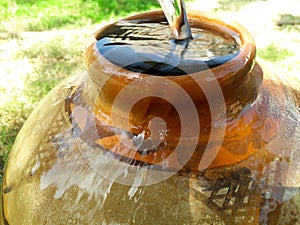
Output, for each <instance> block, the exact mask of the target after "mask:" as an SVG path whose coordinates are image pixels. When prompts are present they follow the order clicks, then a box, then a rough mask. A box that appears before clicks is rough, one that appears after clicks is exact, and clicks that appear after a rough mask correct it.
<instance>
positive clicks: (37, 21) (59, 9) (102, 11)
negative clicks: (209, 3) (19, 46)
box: [0, 0, 159, 31]
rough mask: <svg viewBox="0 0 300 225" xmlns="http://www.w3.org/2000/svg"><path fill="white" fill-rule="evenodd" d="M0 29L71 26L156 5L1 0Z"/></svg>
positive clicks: (125, 0)
mask: <svg viewBox="0 0 300 225" xmlns="http://www.w3.org/2000/svg"><path fill="white" fill-rule="evenodd" d="M0 8H1V14H0V21H3V22H2V23H1V27H0V30H1V29H2V30H7V29H8V28H9V27H10V28H9V29H14V30H20V29H22V30H25V31H43V30H51V29H74V28H77V29H78V28H79V27H86V26H87V25H90V24H94V23H98V22H100V21H102V20H107V19H109V18H110V17H122V16H125V15H127V14H128V13H131V12H141V11H145V10H150V9H155V8H159V4H158V2H157V1H156V0H147V1H144V2H143V4H141V1H140V0H47V1H44V0H27V1H24V0H15V1H12V0H1V3H0Z"/></svg>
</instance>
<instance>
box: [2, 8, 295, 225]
mask: <svg viewBox="0 0 300 225" xmlns="http://www.w3.org/2000/svg"><path fill="white" fill-rule="evenodd" d="M188 16H189V20H190V24H191V26H192V27H198V28H202V29H208V30H210V31H212V32H213V33H216V34H217V35H222V36H225V37H227V38H230V39H233V40H238V41H240V52H239V54H238V55H237V56H236V57H234V58H233V59H232V60H230V61H228V62H226V63H224V64H222V65H220V66H218V67H215V68H213V69H207V70H203V71H199V72H195V73H193V74H186V75H181V76H172V74H170V75H169V76H165V77H160V76H153V75H149V74H141V73H136V72H132V71H128V70H125V69H122V68H119V67H118V66H117V65H115V64H113V63H111V62H110V61H109V60H107V59H106V58H105V57H104V56H103V55H101V54H100V53H99V51H98V50H97V48H96V47H95V43H92V44H91V45H90V46H89V47H88V48H87V51H86V57H85V66H86V70H85V71H82V72H80V73H78V74H76V75H74V76H72V77H70V78H69V79H68V80H66V81H64V82H63V83H62V84H60V85H59V86H57V87H56V88H55V89H54V90H52V91H51V93H49V95H48V96H47V97H46V98H45V99H44V100H43V101H42V102H41V103H40V105H39V106H38V107H37V108H36V109H35V111H34V112H33V113H32V115H31V116H30V118H29V119H28V121H27V122H26V124H25V125H24V127H23V128H22V130H21V132H20V134H19V136H18V139H17V141H16V143H15V145H14V148H13V150H12V151H11V153H10V156H9V160H8V163H7V166H6V170H5V176H4V179H3V191H2V195H3V196H2V214H1V216H2V219H1V224H10V225H15V224H288V223H289V222H288V221H292V223H291V224H294V223H296V222H300V216H299V211H300V207H299V206H298V205H299V204H298V203H297V202H299V200H300V199H299V194H298V192H299V186H300V176H299V170H300V165H298V162H297V159H298V158H299V140H300V130H299V127H300V126H299V123H300V122H299V121H300V111H299V108H300V92H299V86H296V85H295V84H293V85H294V86H292V85H291V83H289V82H288V81H284V80H282V79H279V77H277V76H276V75H274V73H270V72H268V71H266V70H265V69H264V68H262V67H261V65H259V64H258V63H257V62H256V61H255V43H254V40H253V38H252V36H251V35H250V34H249V33H248V31H247V30H245V29H244V28H243V27H241V26H240V25H238V24H237V23H231V22H224V21H222V20H221V19H219V18H216V17H214V16H212V15H210V14H206V13H202V12H194V11H192V12H189V14H188ZM126 19H127V20H136V19H155V20H157V21H160V20H162V19H164V15H163V13H162V12H149V13H143V14H138V15H136V16H132V17H129V18H126ZM109 26H111V25H108V26H106V27H104V28H102V29H100V30H99V31H98V32H97V33H96V34H95V39H96V40H97V39H98V38H99V36H101V34H102V32H104V31H105V30H106V29H108V27H109Z"/></svg>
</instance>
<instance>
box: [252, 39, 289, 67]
mask: <svg viewBox="0 0 300 225" xmlns="http://www.w3.org/2000/svg"><path fill="white" fill-rule="evenodd" d="M257 55H258V57H260V58H263V59H265V60H267V61H269V62H273V63H276V62H279V61H282V60H285V59H286V58H287V57H289V56H293V52H291V51H289V50H288V49H285V48H280V47H278V45H276V44H274V43H272V44H270V45H268V46H267V47H265V48H263V49H259V50H258V52H257Z"/></svg>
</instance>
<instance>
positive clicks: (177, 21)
mask: <svg viewBox="0 0 300 225" xmlns="http://www.w3.org/2000/svg"><path fill="white" fill-rule="evenodd" d="M158 2H159V4H160V5H161V7H162V9H163V11H164V13H165V16H166V18H167V20H168V22H169V25H170V27H171V30H172V34H173V36H174V38H175V40H186V39H192V32H191V28H190V24H189V21H188V18H187V14H186V9H185V4H184V0H158Z"/></svg>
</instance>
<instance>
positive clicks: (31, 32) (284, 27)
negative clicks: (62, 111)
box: [0, 0, 300, 179]
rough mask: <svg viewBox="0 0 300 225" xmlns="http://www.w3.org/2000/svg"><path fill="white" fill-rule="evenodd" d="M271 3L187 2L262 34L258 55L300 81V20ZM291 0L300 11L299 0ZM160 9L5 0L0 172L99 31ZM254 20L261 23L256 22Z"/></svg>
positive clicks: (75, 0) (129, 1)
mask: <svg viewBox="0 0 300 225" xmlns="http://www.w3.org/2000/svg"><path fill="white" fill-rule="evenodd" d="M272 2H273V3H272ZM278 2H280V1H278ZM292 3H293V4H294V5H291V4H292ZM268 4H270V6H271V7H272V6H273V5H272V4H274V1H255V0H231V1H229V0H212V1H202V0H186V5H187V8H188V9H201V10H202V9H203V10H206V11H211V12H214V13H218V14H220V15H221V16H227V15H230V16H233V17H234V18H237V19H238V20H239V22H241V23H242V24H243V25H245V26H246V27H247V28H249V29H250V31H251V32H252V33H253V34H254V36H255V38H256V39H257V45H258V57H259V58H261V59H264V60H266V61H268V62H270V63H272V64H273V66H274V67H275V68H276V70H277V71H282V73H285V74H289V76H290V77H291V78H292V80H293V82H300V79H299V71H300V67H299V65H300V57H299V52H300V49H299V46H300V38H299V37H300V28H299V18H300V17H299V15H296V14H295V13H293V12H289V11H284V10H283V9H284V7H282V6H285V5H286V4H285V3H284V2H283V3H281V4H283V5H282V6H281V5H276V7H277V8H275V6H274V8H268V7H266V6H264V5H268ZM289 4H290V7H291V9H297V7H298V6H299V5H298V4H299V1H298V0H294V1H289ZM255 7H256V8H255ZM264 7H265V9H264V10H265V11H264V12H262V13H259V12H261V10H262V9H263V8H264ZM298 8H299V7H298ZM156 9H160V7H159V4H158V3H157V1H156V0H147V1H142V0H27V1H26V0H15V1H13V0H1V1H0V80H1V82H0V176H1V174H2V169H3V165H4V163H5V161H6V160H7V156H8V153H9V151H10V149H11V147H12V145H13V142H14V140H15V138H16V135H17V133H18V131H19V130H20V128H21V126H22V125H23V123H24V121H25V120H26V118H27V117H28V115H29V114H30V112H31V111H32V110H33V109H34V107H35V106H36V104H37V103H38V102H39V101H40V100H41V99H42V98H43V97H44V96H45V95H46V94H47V93H48V92H49V91H50V90H51V89H52V88H53V87H54V86H55V85H56V84H57V83H58V82H60V81H61V80H62V79H64V78H65V77H67V76H70V75H71V74H72V73H74V72H75V71H76V70H78V69H80V68H82V66H83V55H84V49H85V45H86V43H87V39H88V37H89V36H91V35H92V33H93V31H95V30H96V29H98V28H99V26H101V25H103V24H105V23H108V22H110V21H114V20H117V19H119V18H122V17H124V16H127V15H129V14H133V13H138V12H143V11H149V10H156ZM273 9H274V10H273ZM276 10H277V11H276ZM247 13H249V15H248V14H247ZM268 13H269V14H268ZM268 15H269V16H268ZM255 19H259V20H258V22H257V23H253V24H251V21H253V20H255ZM0 179H1V177H0Z"/></svg>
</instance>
